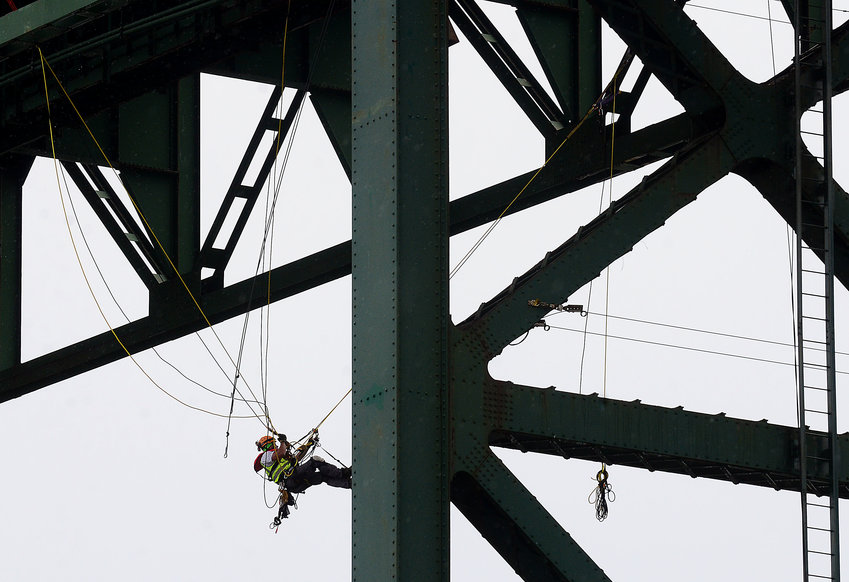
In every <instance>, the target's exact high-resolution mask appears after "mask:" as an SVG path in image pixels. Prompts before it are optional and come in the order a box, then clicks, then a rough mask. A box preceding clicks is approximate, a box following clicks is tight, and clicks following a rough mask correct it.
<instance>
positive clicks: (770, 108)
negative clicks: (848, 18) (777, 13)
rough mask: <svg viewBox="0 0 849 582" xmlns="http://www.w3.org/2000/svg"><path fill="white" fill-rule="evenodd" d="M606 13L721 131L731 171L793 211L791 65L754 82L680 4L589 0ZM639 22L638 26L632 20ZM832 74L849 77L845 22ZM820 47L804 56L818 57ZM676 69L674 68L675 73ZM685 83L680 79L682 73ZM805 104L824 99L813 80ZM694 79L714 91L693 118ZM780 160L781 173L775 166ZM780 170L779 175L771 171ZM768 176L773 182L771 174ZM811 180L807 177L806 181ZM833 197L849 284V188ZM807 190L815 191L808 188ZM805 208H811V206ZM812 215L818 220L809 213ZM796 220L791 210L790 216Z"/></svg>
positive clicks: (838, 267)
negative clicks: (789, 179)
mask: <svg viewBox="0 0 849 582" xmlns="http://www.w3.org/2000/svg"><path fill="white" fill-rule="evenodd" d="M590 2H591V3H592V4H593V5H594V6H595V7H596V9H598V10H599V12H600V14H601V15H602V17H603V18H605V20H606V21H607V22H608V24H610V26H611V27H612V28H613V29H614V30H615V31H616V32H617V33H618V34H620V35H621V36H622V37H623V38H624V39H625V40H626V41H630V42H631V43H633V44H632V49H633V50H634V51H635V52H636V54H637V56H639V58H640V59H641V60H642V61H643V62H644V64H645V66H646V67H647V68H648V69H649V70H651V71H653V72H654V73H655V74H656V75H657V77H658V78H659V80H660V81H661V82H663V83H664V85H665V86H666V88H667V89H668V90H669V91H670V92H671V93H672V94H673V96H674V97H675V98H676V99H677V100H678V101H679V102H681V103H682V104H683V105H684V107H685V108H686V109H687V111H688V113H690V114H691V115H693V116H694V124H695V125H696V127H699V126H703V125H704V124H705V123H706V122H707V121H708V119H710V120H711V123H712V124H714V125H715V126H716V127H717V129H719V131H720V134H719V136H720V139H721V140H722V141H723V142H724V143H725V146H726V147H727V148H728V150H729V152H730V154H731V156H732V157H733V158H734V159H735V160H736V163H735V164H734V166H733V168H732V171H734V172H735V173H738V174H740V175H741V176H743V177H744V178H747V179H750V180H752V181H753V184H754V185H755V186H757V187H759V189H760V190H761V192H762V194H763V195H764V197H765V198H766V200H767V201H768V202H769V203H770V204H771V205H772V206H773V207H774V208H776V210H777V211H778V212H779V214H781V216H783V217H784V218H785V219H788V218H792V217H794V216H795V215H793V214H791V213H792V212H795V207H791V206H789V205H790V204H793V198H792V197H793V196H794V188H793V187H792V185H791V186H790V187H788V183H787V181H786V177H787V175H788V173H789V172H791V171H792V168H793V165H794V157H793V151H794V149H793V144H794V141H793V140H794V138H793V135H794V131H795V129H794V128H795V123H794V119H793V116H794V111H793V107H792V104H788V103H787V99H786V96H787V95H788V94H790V93H791V91H792V90H793V74H792V69H787V70H785V71H782V72H781V73H779V74H778V75H776V77H775V78H774V79H772V80H771V81H769V82H767V83H762V84H756V83H753V82H751V81H749V80H748V79H746V78H745V77H743V76H742V75H741V74H740V73H738V72H737V71H736V70H734V68H733V67H732V66H731V65H730V64H729V63H728V61H727V60H726V59H725V57H724V56H723V55H722V54H721V53H720V52H719V51H718V50H717V49H716V47H714V46H713V45H712V44H711V43H710V41H709V40H708V39H707V37H706V36H705V35H704V34H703V33H702V32H701V31H700V30H699V29H698V27H697V26H696V25H695V23H694V22H693V21H692V20H690V19H689V17H687V15H686V14H684V12H683V10H681V9H678V8H675V9H671V10H670V7H669V5H668V3H665V2H662V1H659V0H653V1H648V2H634V1H632V0H590ZM634 22H638V23H639V26H634ZM832 38H833V42H832V44H833V54H834V55H835V56H834V60H835V67H834V79H835V84H836V86H838V87H839V89H837V90H836V91H835V94H836V93H837V92H838V91H839V90H845V89H846V87H847V84H849V81H847V79H849V24H844V25H842V26H841V27H840V28H839V29H838V30H836V31H835V33H834V35H833V37H832ZM820 57H821V55H819V54H818V53H816V52H815V53H814V54H810V55H808V56H807V58H809V59H817V58H820ZM673 73H674V74H673ZM682 75H683V76H684V77H686V78H687V79H688V80H689V84H682V83H681V82H680V78H681V76H682ZM805 85H806V86H809V87H810V88H809V90H808V91H807V93H806V94H805V95H804V107H806V108H808V107H812V106H813V105H814V104H816V102H817V101H819V100H820V99H821V95H820V94H819V93H818V92H817V90H816V89H814V86H815V85H816V84H815V83H814V82H812V81H811V82H806V83H805ZM693 87H698V88H700V89H699V91H702V92H704V91H709V92H710V94H711V102H713V105H712V106H711V111H712V113H711V114H710V115H709V116H708V117H704V116H703V117H702V118H701V119H698V115H699V111H704V103H705V100H704V98H703V97H701V96H698V94H699V92H698V91H696V95H697V97H696V98H695V99H693V94H694V89H693ZM781 168H783V171H781V173H782V175H781V176H776V172H777V171H778V170H779V169H781ZM776 178H778V179H776ZM769 179H772V180H773V181H772V183H770V182H769V181H768V180H769ZM808 186H810V185H808ZM836 190H837V192H836V200H835V202H836V203H835V272H836V275H837V277H838V279H839V280H840V281H841V282H842V283H843V284H844V285H845V286H848V287H849V196H847V194H846V193H845V192H844V191H843V190H842V189H841V188H839V187H837V188H836ZM806 195H807V196H809V197H814V196H816V195H817V193H816V192H808V193H807V194H806ZM809 212H810V213H812V214H815V213H816V212H817V211H816V209H813V210H810V209H809ZM810 221H811V222H822V219H821V218H818V217H815V216H812V217H811V219H810ZM788 223H789V224H790V225H791V226H794V227H795V218H792V219H791V220H788ZM802 237H803V238H804V239H805V242H806V244H807V245H808V246H810V247H811V248H815V249H816V248H822V247H823V245H822V244H820V242H819V241H818V240H817V239H818V238H821V236H820V233H816V232H813V231H807V232H804V233H802Z"/></svg>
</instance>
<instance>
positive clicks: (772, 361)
mask: <svg viewBox="0 0 849 582" xmlns="http://www.w3.org/2000/svg"><path fill="white" fill-rule="evenodd" d="M549 328H551V329H557V330H560V331H571V332H574V333H587V334H589V335H595V336H603V335H604V334H603V333H600V332H593V331H587V332H584V331H583V330H581V329H572V328H570V327H562V326H559V325H549ZM609 337H610V338H611V339H617V340H624V341H631V342H636V343H641V344H647V345H653V346H660V347H664V348H675V349H678V350H687V351H691V352H699V353H704V354H712V355H715V356H727V357H729V358H739V359H741V360H752V361H755V362H764V363H767V364H781V365H782V366H795V364H794V363H792V362H782V361H780V360H770V359H767V358H758V357H755V356H744V355H742V354H734V353H730V352H719V351H715V350H707V349H703V348H694V347H690V346H679V345H676V344H668V343H663V342H656V341H651V340H643V339H638V338H633V337H625V336H617V335H611V336H609ZM837 373H838V374H846V375H849V371H847V372H842V371H839V370H838V371H837Z"/></svg>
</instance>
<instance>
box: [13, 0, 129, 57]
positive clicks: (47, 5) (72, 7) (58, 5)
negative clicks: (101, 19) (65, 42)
mask: <svg viewBox="0 0 849 582" xmlns="http://www.w3.org/2000/svg"><path fill="white" fill-rule="evenodd" d="M115 4H118V2H116V1H115V0H109V1H105V0H61V2H55V1H54V2H45V1H42V2H33V3H32V4H27V5H26V6H21V7H20V8H19V9H18V10H15V11H13V12H10V13H9V14H6V15H5V16H3V18H2V20H0V46H2V45H4V44H6V43H8V42H11V41H14V40H18V39H20V37H22V36H25V35H28V34H32V33H35V32H38V31H40V30H41V29H43V28H45V27H48V26H49V25H51V24H54V23H55V22H57V21H64V22H65V23H66V26H71V25H73V24H76V23H78V22H80V21H82V20H84V19H85V18H87V15H86V14H80V12H81V11H83V10H86V11H88V10H92V9H95V11H96V12H99V11H105V10H108V8H109V6H111V5H115Z"/></svg>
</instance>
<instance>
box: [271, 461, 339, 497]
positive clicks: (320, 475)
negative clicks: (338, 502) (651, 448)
mask: <svg viewBox="0 0 849 582" xmlns="http://www.w3.org/2000/svg"><path fill="white" fill-rule="evenodd" d="M320 483H327V484H328V485H330V486H331V487H342V488H344V489H350V488H351V472H350V469H348V470H344V469H340V468H339V467H336V466H335V465H331V464H330V463H325V462H323V461H316V460H315V459H310V460H309V461H304V462H303V463H301V464H299V465H296V466H295V470H294V471H292V474H291V475H290V476H289V478H288V479H286V489H288V490H289V492H290V493H303V492H304V491H306V490H307V488H309V487H311V486H313V485H318V484H320Z"/></svg>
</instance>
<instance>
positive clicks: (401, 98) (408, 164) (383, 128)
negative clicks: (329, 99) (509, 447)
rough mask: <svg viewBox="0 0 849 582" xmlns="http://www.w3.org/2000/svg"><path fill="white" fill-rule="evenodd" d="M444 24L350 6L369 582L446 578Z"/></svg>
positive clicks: (411, 9) (403, 5)
mask: <svg viewBox="0 0 849 582" xmlns="http://www.w3.org/2000/svg"><path fill="white" fill-rule="evenodd" d="M447 26H448V16H447V6H446V1H445V0H434V1H432V2H411V1H406V0H401V1H399V2H397V3H395V2H373V1H371V0H359V1H355V2H354V3H353V6H352V28H351V30H352V47H353V66H352V88H353V95H352V103H353V105H352V107H353V113H352V117H353V121H352V123H353V134H352V151H353V165H352V176H353V179H352V186H353V254H352V257H353V259H352V260H353V263H352V265H353V270H352V273H353V280H352V282H353V308H354V318H353V431H354V434H353V466H354V494H353V528H354V529H353V579H354V580H360V581H365V580H369V581H371V580H396V579H401V580H448V578H449V571H450V569H449V527H448V516H449V512H448V505H449V489H448V483H449V475H448V467H447V464H448V457H449V455H448V452H449V448H448V442H449V440H448V438H449V435H448V431H447V421H446V415H447V409H446V401H447V390H448V381H447V377H448V349H447V344H448V327H449V325H450V324H449V322H450V319H449V315H448V181H447V179H448V133H447V127H448V110H447V98H448V95H447V90H448V69H447V59H448V53H447V51H448V35H447ZM423 443H427V446H422V445H423Z"/></svg>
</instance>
